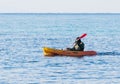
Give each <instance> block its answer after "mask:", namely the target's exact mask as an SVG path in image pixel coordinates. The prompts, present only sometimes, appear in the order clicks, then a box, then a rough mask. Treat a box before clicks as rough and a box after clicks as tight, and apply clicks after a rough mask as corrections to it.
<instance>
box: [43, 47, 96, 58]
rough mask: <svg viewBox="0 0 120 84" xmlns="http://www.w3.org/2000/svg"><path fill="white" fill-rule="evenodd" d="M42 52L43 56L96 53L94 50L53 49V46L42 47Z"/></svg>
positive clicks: (77, 55)
mask: <svg viewBox="0 0 120 84" xmlns="http://www.w3.org/2000/svg"><path fill="white" fill-rule="evenodd" d="M43 54H44V56H56V55H60V56H75V57H81V56H93V55H96V54H97V53H96V52H95V51H68V50H60V49H54V48H48V47H43Z"/></svg>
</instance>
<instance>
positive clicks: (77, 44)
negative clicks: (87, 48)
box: [67, 37, 84, 51]
mask: <svg viewBox="0 0 120 84" xmlns="http://www.w3.org/2000/svg"><path fill="white" fill-rule="evenodd" d="M67 50H71V51H84V43H83V42H82V41H81V39H80V38H79V37H77V38H76V40H75V43H74V46H73V48H67Z"/></svg>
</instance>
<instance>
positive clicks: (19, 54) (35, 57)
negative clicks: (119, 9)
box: [0, 13, 120, 84]
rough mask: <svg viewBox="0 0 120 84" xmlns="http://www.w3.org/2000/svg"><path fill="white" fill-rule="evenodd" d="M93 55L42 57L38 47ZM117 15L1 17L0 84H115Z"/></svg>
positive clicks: (119, 53)
mask: <svg viewBox="0 0 120 84" xmlns="http://www.w3.org/2000/svg"><path fill="white" fill-rule="evenodd" d="M84 33H87V36H86V37H84V38H83V39H82V41H83V42H84V43H85V50H94V51H96V52H97V55H96V56H92V57H88V56H85V57H82V58H77V57H67V56H63V57H61V56H56V57H45V56H44V55H43V51H42V47H44V46H46V47H51V48H57V49H65V48H66V47H72V46H73V42H74V40H75V38H76V37H78V36H81V35H82V34H84ZM119 83H120V14H84V13H83V14H0V84H119Z"/></svg>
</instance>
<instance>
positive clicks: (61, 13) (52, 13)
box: [0, 12, 120, 15]
mask: <svg viewBox="0 0 120 84" xmlns="http://www.w3.org/2000/svg"><path fill="white" fill-rule="evenodd" d="M0 14H4V15H5V14H11V15H12V14H41V15H42V14H51V15H54V14H58V15H65V14H76V15H79V14H81V15H82V14H86V15H87V14H120V13H119V12H113V13H112V12H106V13H105V12H103V13H102V12H85V13H84V12H81V13H79V12H40V13H39V12H31V13H30V12H29V13H27V12H20V13H19V12H8V13H7V12H6V13H0Z"/></svg>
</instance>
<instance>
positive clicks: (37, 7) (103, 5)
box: [0, 0, 120, 13]
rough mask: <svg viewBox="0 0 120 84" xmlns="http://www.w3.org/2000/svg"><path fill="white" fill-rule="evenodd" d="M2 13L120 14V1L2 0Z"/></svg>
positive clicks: (0, 0) (0, 5)
mask: <svg viewBox="0 0 120 84" xmlns="http://www.w3.org/2000/svg"><path fill="white" fill-rule="evenodd" d="M0 13H120V0H0Z"/></svg>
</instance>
